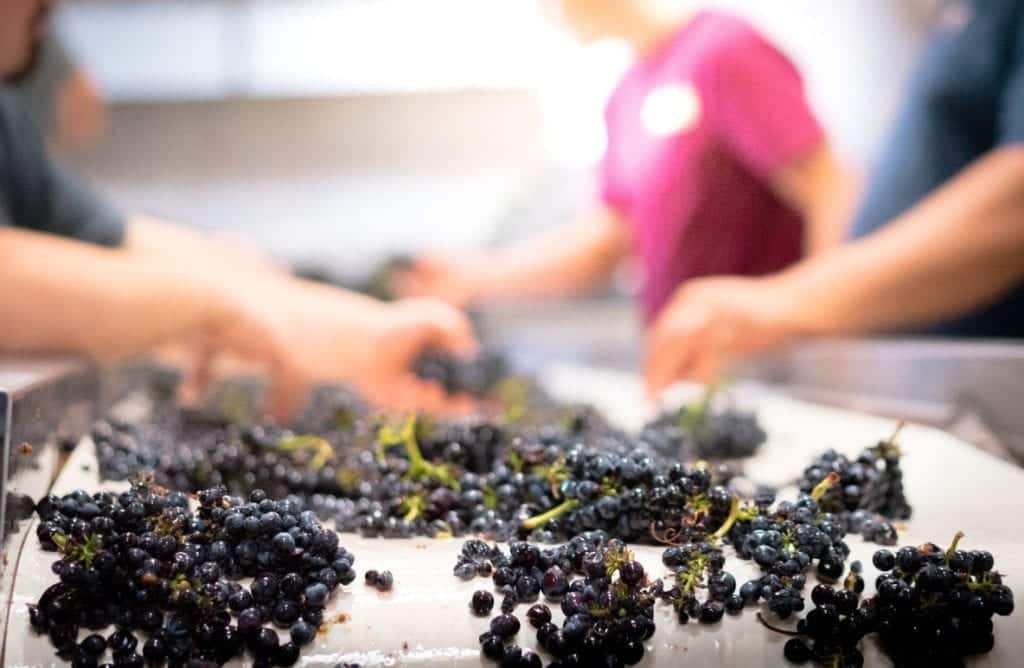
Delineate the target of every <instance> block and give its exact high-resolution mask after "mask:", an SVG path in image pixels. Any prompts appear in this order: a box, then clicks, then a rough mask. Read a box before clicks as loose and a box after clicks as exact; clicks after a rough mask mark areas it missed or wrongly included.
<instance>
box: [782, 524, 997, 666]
mask: <svg viewBox="0 0 1024 668" xmlns="http://www.w3.org/2000/svg"><path fill="white" fill-rule="evenodd" d="M961 537H962V534H957V536H956V537H955V538H954V540H953V544H952V545H951V546H950V547H949V549H947V550H942V549H941V548H940V547H938V546H937V545H935V544H933V543H927V544H925V545H923V546H920V547H903V548H900V549H899V550H898V551H897V552H896V553H895V554H894V553H893V552H891V551H889V550H879V551H878V552H876V553H875V555H874V557H873V559H872V562H873V564H874V565H875V567H876V568H878V570H880V571H882V574H881V575H879V576H878V579H877V581H876V583H875V590H876V594H875V595H874V596H873V597H871V598H869V599H867V600H866V601H863V602H861V601H860V595H861V592H863V590H864V581H863V579H862V578H861V577H860V576H859V574H857V573H855V572H852V573H851V574H850V576H848V577H847V578H846V581H845V582H844V586H843V588H842V589H833V588H832V587H828V586H826V585H818V586H817V587H815V588H814V591H813V592H812V593H811V598H812V600H813V602H814V604H815V607H814V608H813V609H812V610H811V611H810V612H808V613H807V615H806V616H805V617H804V618H803V619H801V620H800V621H799V622H798V623H797V627H796V632H795V633H794V632H790V631H785V630H781V629H773V630H776V631H779V632H781V633H786V634H787V635H792V636H793V638H792V639H790V640H789V641H788V642H787V643H786V645H785V648H784V652H785V656H786V658H787V659H789V660H790V661H792V662H794V663H806V662H808V661H814V662H815V663H818V664H821V665H829V666H836V665H838V666H844V667H849V668H857V667H859V666H861V665H863V663H864V656H863V654H862V653H861V650H860V644H861V640H862V639H863V638H864V637H866V636H868V635H869V634H877V635H878V638H879V641H880V644H881V647H882V649H883V650H884V651H885V652H886V654H887V655H888V656H889V657H890V658H891V659H892V660H893V662H894V663H895V664H896V665H897V666H958V665H963V661H964V659H965V658H966V657H968V656H972V655H978V654H985V653H988V652H989V651H991V649H992V647H993V645H994V643H995V637H994V636H993V635H992V616H993V615H1009V614H1011V613H1012V612H1013V607H1014V603H1013V592H1012V591H1011V590H1010V588H1009V587H1007V586H1006V585H1004V584H1003V582H1002V576H1001V575H1000V574H999V573H998V572H996V571H995V570H993V569H994V567H995V564H994V560H993V558H992V555H991V554H989V553H988V552H984V551H970V552H966V551H963V550H959V549H957V546H958V543H959V541H960V538H961ZM762 623H765V622H764V620H762ZM765 625H766V626H769V625H768V624H767V623H765ZM769 628H773V627H771V626H769Z"/></svg>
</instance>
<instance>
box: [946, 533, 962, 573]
mask: <svg viewBox="0 0 1024 668" xmlns="http://www.w3.org/2000/svg"><path fill="white" fill-rule="evenodd" d="M963 537H964V532H963V531H957V532H956V535H954V536H953V542H952V543H950V544H949V549H948V550H946V565H947V566H949V560H950V559H952V558H953V553H954V552H956V546H957V545H959V544H960V539H961V538H963Z"/></svg>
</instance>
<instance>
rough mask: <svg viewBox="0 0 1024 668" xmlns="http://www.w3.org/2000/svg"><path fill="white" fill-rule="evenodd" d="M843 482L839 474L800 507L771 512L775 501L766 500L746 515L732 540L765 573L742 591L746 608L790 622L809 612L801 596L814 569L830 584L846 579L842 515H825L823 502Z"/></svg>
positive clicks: (790, 505) (778, 507)
mask: <svg viewBox="0 0 1024 668" xmlns="http://www.w3.org/2000/svg"><path fill="white" fill-rule="evenodd" d="M837 482H838V475H837V474H835V473H832V474H829V475H828V476H826V477H825V479H824V480H822V481H819V483H818V484H817V485H816V486H815V487H814V489H813V490H811V492H810V493H809V494H807V493H800V495H799V496H798V497H797V500H796V501H795V502H790V501H782V502H780V503H778V504H776V505H775V506H774V507H770V505H769V504H770V502H771V499H770V498H768V497H765V498H761V499H759V500H758V502H755V503H754V504H747V505H746V506H745V507H744V508H742V509H741V510H740V512H739V513H738V514H737V517H736V521H735V522H734V524H733V525H732V526H731V527H730V530H729V534H728V540H729V541H730V542H731V544H732V546H733V547H734V548H735V550H736V554H737V556H739V557H740V558H741V559H751V560H753V561H754V562H755V563H756V564H757V565H758V566H759V567H760V569H761V571H762V575H761V577H759V578H756V579H753V580H749V581H747V582H745V583H744V584H743V585H742V586H741V587H740V590H739V596H740V597H741V598H742V599H743V600H744V602H745V603H756V602H758V601H761V602H763V603H764V604H765V605H766V606H767V607H768V609H769V610H771V611H772V612H773V613H775V614H776V615H777V616H778V617H780V618H782V619H785V618H786V617H789V616H790V615H791V614H793V613H795V612H800V611H801V610H803V608H804V601H803V594H802V593H801V592H802V590H803V588H804V585H805V584H806V582H807V573H808V572H809V571H810V570H811V568H814V569H815V572H816V574H817V576H818V578H820V579H822V580H825V581H835V580H837V579H838V578H839V577H840V576H842V574H843V571H844V569H845V566H844V564H845V562H846V559H847V557H848V556H849V554H850V548H849V546H848V545H847V544H846V542H845V540H844V537H845V535H846V533H845V529H844V526H843V523H842V522H841V521H840V520H839V518H838V517H837V516H835V515H833V514H831V513H826V512H823V511H822V509H821V507H820V505H819V503H818V502H819V500H820V499H821V498H822V497H823V496H824V495H825V494H826V493H827V491H828V490H829V489H831V488H832V487H833V486H834V485H835V484H836V483H837Z"/></svg>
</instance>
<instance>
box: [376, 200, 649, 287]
mask: <svg viewBox="0 0 1024 668" xmlns="http://www.w3.org/2000/svg"><path fill="white" fill-rule="evenodd" d="M628 251H629V235H628V232H627V229H626V226H625V224H624V223H623V221H622V220H621V219H620V217H619V215H618V214H616V213H615V212H614V211H613V210H611V209H607V208H605V207H602V206H598V207H596V208H595V209H593V210H591V211H588V212H587V213H585V214H583V215H582V216H581V217H580V218H579V220H577V221H575V222H573V223H570V224H568V225H564V226H562V227H558V228H555V229H554V230H551V231H550V232H548V233H546V234H543V235H541V236H540V237H538V238H535V239H531V240H529V241H525V242H522V243H520V244H518V245H516V246H512V247H510V248H506V249H502V250H498V251H493V252H480V253H476V254H470V255H466V256H462V257H458V256H455V257H424V258H421V259H420V260H419V261H418V262H417V263H416V265H415V266H414V267H413V269H411V270H409V271H406V272H403V273H402V274H400V275H399V276H398V277H397V280H396V283H397V285H396V287H397V288H398V291H399V292H400V293H401V294H405V295H411V296H434V297H439V298H441V299H444V300H445V301H449V302H451V303H454V304H469V303H476V302H486V301H493V300H502V299H517V298H527V297H559V296H566V295H572V294H576V293H580V292H584V291H585V290H587V289H588V288H591V287H593V286H594V285H596V284H597V283H599V282H600V281H601V280H604V279H606V278H608V276H610V275H611V274H612V272H613V271H614V270H615V268H616V267H617V266H618V265H619V263H620V262H621V261H622V259H623V258H624V257H625V256H626V255H627V253H628Z"/></svg>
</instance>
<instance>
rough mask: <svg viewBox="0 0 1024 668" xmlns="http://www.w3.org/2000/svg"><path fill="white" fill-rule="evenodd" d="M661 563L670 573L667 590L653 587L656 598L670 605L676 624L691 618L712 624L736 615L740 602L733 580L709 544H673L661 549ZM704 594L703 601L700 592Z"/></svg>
mask: <svg viewBox="0 0 1024 668" xmlns="http://www.w3.org/2000/svg"><path fill="white" fill-rule="evenodd" d="M661 561H662V563H663V564H664V565H665V566H666V567H667V568H669V569H670V570H671V571H672V572H673V578H672V580H670V582H671V584H670V586H668V587H667V588H666V587H665V585H664V582H663V581H659V582H660V585H656V595H657V597H658V598H660V599H661V600H663V601H665V602H667V603H670V604H671V605H672V607H673V609H674V610H675V613H676V618H677V619H678V620H679V623H680V624H686V623H688V622H689V621H690V620H691V619H695V620H697V621H699V622H701V623H702V624H714V623H716V622H718V621H720V620H721V619H722V616H723V615H724V614H725V613H726V612H729V613H730V614H738V613H739V612H740V611H741V610H742V609H743V606H744V603H745V602H744V600H743V599H742V598H741V597H740V595H739V594H737V593H736V578H735V577H734V576H733V575H732V574H731V573H728V572H726V571H725V555H724V554H723V553H722V550H721V549H719V548H718V547H716V546H715V544H714V543H713V542H710V541H701V542H699V543H686V544H683V545H674V546H672V547H669V548H667V549H666V550H665V552H664V553H663V554H662V557H661ZM702 591H706V592H707V597H706V599H705V600H704V601H701V600H700V596H699V595H700V593H701V592H702Z"/></svg>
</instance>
